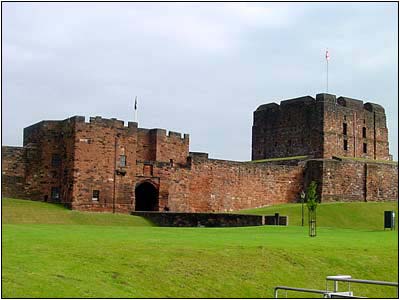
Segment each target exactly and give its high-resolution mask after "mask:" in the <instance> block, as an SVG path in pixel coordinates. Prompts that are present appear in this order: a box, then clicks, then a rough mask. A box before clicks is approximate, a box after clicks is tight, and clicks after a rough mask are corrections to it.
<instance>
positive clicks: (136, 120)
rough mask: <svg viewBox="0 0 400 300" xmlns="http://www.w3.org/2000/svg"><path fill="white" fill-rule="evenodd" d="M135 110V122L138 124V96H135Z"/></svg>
mask: <svg viewBox="0 0 400 300" xmlns="http://www.w3.org/2000/svg"><path fill="white" fill-rule="evenodd" d="M133 108H134V110H135V122H136V123H138V117H137V96H135V106H134V107H133Z"/></svg>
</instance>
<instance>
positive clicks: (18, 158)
mask: <svg viewBox="0 0 400 300" xmlns="http://www.w3.org/2000/svg"><path fill="white" fill-rule="evenodd" d="M1 173H2V176H1V179H2V182H1V184H2V195H3V196H4V197H16V198H24V197H25V150H24V148H22V147H7V146H2V147H1Z"/></svg>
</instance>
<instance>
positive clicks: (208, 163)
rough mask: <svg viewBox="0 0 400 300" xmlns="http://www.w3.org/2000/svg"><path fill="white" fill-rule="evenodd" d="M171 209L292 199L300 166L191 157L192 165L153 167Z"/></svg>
mask: <svg viewBox="0 0 400 300" xmlns="http://www.w3.org/2000/svg"><path fill="white" fill-rule="evenodd" d="M154 175H155V176H158V177H160V193H161V194H162V193H165V194H168V199H167V203H165V199H164V202H163V203H162V204H165V205H167V206H168V207H169V208H170V210H171V211H181V212H183V211H187V212H213V211H215V212H216V211H220V212H223V211H232V210H239V209H245V208H254V207H262V206H267V205H271V204H277V203H287V202H294V201H296V200H297V199H298V196H299V192H300V190H301V188H302V179H303V167H302V166H278V165H266V164H252V163H241V162H231V161H221V160H194V161H193V164H192V165H191V168H190V169H189V168H169V167H166V166H165V167H162V168H155V169H154Z"/></svg>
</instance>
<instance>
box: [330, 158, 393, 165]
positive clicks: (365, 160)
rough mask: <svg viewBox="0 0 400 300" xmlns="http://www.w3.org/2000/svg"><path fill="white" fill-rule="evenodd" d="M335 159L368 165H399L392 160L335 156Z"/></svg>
mask: <svg viewBox="0 0 400 300" xmlns="http://www.w3.org/2000/svg"><path fill="white" fill-rule="evenodd" d="M335 157H337V158H340V159H342V160H354V161H359V162H367V163H368V162H369V163H385V164H392V165H398V164H399V163H398V162H397V161H393V160H383V159H369V158H363V157H347V156H335Z"/></svg>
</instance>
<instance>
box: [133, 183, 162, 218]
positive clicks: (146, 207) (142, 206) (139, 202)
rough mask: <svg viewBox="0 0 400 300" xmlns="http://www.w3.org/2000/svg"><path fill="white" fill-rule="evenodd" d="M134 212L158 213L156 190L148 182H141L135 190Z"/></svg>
mask: <svg viewBox="0 0 400 300" xmlns="http://www.w3.org/2000/svg"><path fill="white" fill-rule="evenodd" d="M135 199H136V203H135V210H136V211H158V190H157V188H156V187H155V186H154V185H153V184H151V183H150V182H143V183H141V184H139V185H138V186H137V187H136V189H135Z"/></svg>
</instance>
